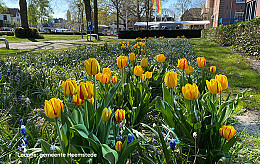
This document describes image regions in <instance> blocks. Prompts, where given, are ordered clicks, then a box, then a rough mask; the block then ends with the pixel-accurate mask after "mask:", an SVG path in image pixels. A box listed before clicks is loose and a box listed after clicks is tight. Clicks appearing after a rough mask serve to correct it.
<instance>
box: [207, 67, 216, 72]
mask: <svg viewBox="0 0 260 164" xmlns="http://www.w3.org/2000/svg"><path fill="white" fill-rule="evenodd" d="M209 70H210V72H211V73H215V72H216V70H217V68H216V66H211V67H210V68H209Z"/></svg>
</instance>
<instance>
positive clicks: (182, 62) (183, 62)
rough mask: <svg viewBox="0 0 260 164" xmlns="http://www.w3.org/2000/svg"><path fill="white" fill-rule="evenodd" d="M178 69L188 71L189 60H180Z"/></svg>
mask: <svg viewBox="0 0 260 164" xmlns="http://www.w3.org/2000/svg"><path fill="white" fill-rule="evenodd" d="M178 67H179V68H180V69H182V70H184V69H186V68H187V67H188V61H187V59H185V58H183V59H179V60H178Z"/></svg>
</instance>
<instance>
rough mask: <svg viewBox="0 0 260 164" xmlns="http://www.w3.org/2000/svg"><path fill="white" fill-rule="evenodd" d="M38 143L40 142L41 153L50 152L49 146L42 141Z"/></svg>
mask: <svg viewBox="0 0 260 164" xmlns="http://www.w3.org/2000/svg"><path fill="white" fill-rule="evenodd" d="M40 142H41V148H42V152H43V153H45V154H49V153H51V150H50V148H51V145H50V144H49V143H47V142H46V141H44V140H42V139H41V140H40Z"/></svg>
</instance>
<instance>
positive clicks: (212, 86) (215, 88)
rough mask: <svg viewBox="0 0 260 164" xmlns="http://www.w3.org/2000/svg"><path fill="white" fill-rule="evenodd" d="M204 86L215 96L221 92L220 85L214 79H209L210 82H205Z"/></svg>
mask: <svg viewBox="0 0 260 164" xmlns="http://www.w3.org/2000/svg"><path fill="white" fill-rule="evenodd" d="M206 84H207V87H208V90H209V91H210V92H211V93H213V94H217V93H220V92H221V91H222V87H221V83H220V82H219V81H218V80H216V79H211V80H210V81H208V80H206Z"/></svg>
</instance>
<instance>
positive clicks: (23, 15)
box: [19, 0, 29, 29]
mask: <svg viewBox="0 0 260 164" xmlns="http://www.w3.org/2000/svg"><path fill="white" fill-rule="evenodd" d="M19 5H20V15H21V24H22V27H23V28H24V29H28V28H29V26H28V17H27V3H26V0H19Z"/></svg>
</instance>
